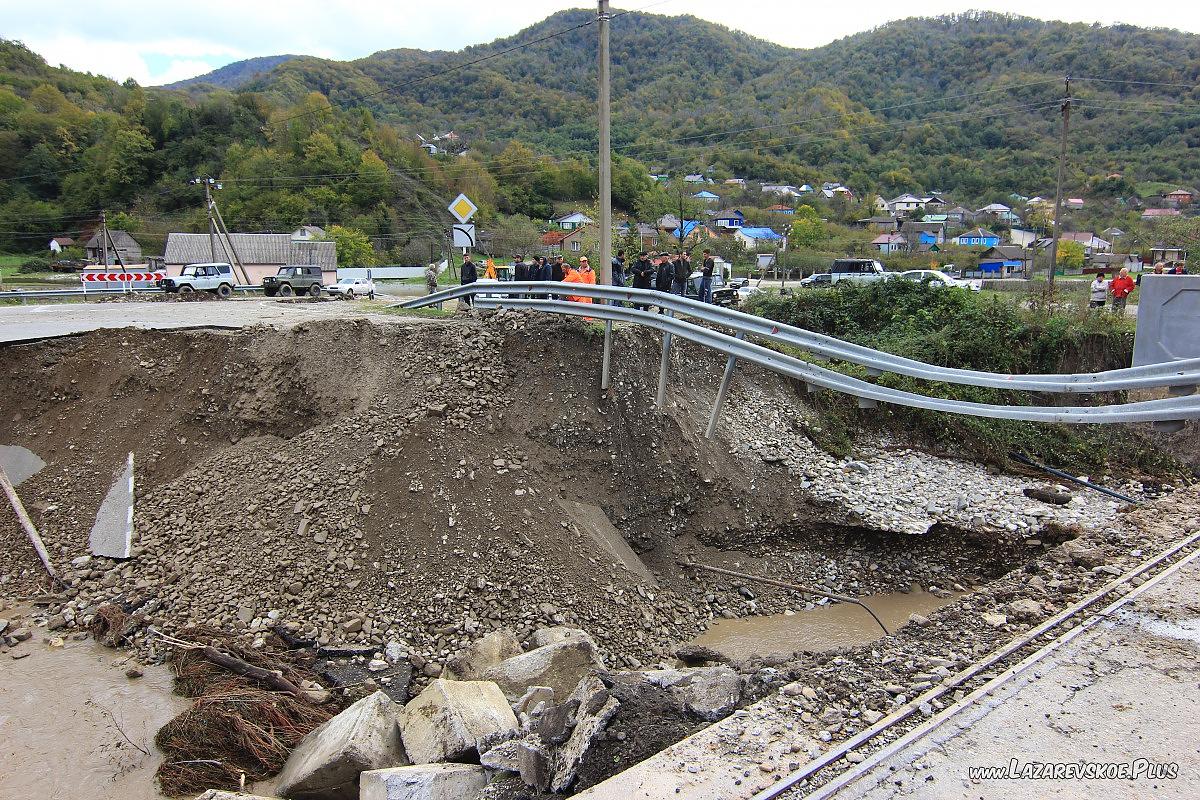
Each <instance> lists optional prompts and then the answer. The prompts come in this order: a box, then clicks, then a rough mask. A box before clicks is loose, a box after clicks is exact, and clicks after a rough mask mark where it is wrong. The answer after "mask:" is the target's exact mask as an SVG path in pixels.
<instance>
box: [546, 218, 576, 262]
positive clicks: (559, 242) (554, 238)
mask: <svg viewBox="0 0 1200 800" xmlns="http://www.w3.org/2000/svg"><path fill="white" fill-rule="evenodd" d="M585 229H586V226H583V225H581V226H580V227H578V228H572V229H571V230H569V231H562V230H558V231H548V232H546V233H544V234H542V249H543V250H545V251H546V252H547V253H562V254H564V255H567V254H570V253H578V252H580V251H582V250H583V232H584V230H585Z"/></svg>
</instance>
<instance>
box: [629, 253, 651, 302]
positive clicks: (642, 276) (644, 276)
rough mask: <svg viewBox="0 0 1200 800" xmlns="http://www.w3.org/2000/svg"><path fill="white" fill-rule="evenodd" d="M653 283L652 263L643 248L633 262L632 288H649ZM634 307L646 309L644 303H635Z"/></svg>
mask: <svg viewBox="0 0 1200 800" xmlns="http://www.w3.org/2000/svg"><path fill="white" fill-rule="evenodd" d="M653 283H654V264H653V263H652V262H651V261H650V257H649V256H648V255H647V254H646V251H645V250H643V251H642V252H641V254H640V255H639V256H638V260H637V261H635V262H634V263H633V288H635V289H649V288H651V287H652V286H653ZM634 308H637V309H640V310H642V311H645V310H646V305H645V304H644V303H635V304H634Z"/></svg>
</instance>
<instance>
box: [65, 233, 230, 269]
mask: <svg viewBox="0 0 1200 800" xmlns="http://www.w3.org/2000/svg"><path fill="white" fill-rule="evenodd" d="M203 236H204V241H206V242H207V241H208V234H207V233H206V234H203ZM108 239H109V244H108V246H107V247H106V246H105V245H102V244H101V243H100V234H99V233H96V234H95V235H94V236H92V238H90V239H88V240H87V243H86V244H85V245H84V246H83V249H84V252H85V253H86V254H87V257H88V259H89V260H91V261H94V262H95V263H97V264H117V263H125V264H141V263H142V246H141V245H140V244H138V243H137V241H136V240H135V239H134V238H133V237H132V236H130V235H129V234H128V233H126V232H125V231H114V230H111V229H110V230H109V232H108ZM105 250H107V251H108V253H107V255H108V258H107V259H106V258H105ZM118 255H119V256H120V259H118V258H117V256H118Z"/></svg>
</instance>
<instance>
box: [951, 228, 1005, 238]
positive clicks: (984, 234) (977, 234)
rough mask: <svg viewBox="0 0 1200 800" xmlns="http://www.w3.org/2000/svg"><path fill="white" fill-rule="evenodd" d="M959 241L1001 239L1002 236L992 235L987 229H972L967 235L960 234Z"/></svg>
mask: <svg viewBox="0 0 1200 800" xmlns="http://www.w3.org/2000/svg"><path fill="white" fill-rule="evenodd" d="M958 238H959V239H999V238H1000V234H998V233H992V232H991V231H989V230H988V229H987V228H972V229H971V230H969V231H967V232H966V233H960V234H959V235H958Z"/></svg>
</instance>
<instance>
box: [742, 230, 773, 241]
mask: <svg viewBox="0 0 1200 800" xmlns="http://www.w3.org/2000/svg"><path fill="white" fill-rule="evenodd" d="M738 233H740V234H741V235H743V236H745V237H746V238H747V239H782V238H783V237H782V236H780V235H779V234H778V233H776V232H775V231H773V230H771V229H770V228H739V229H738Z"/></svg>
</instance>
